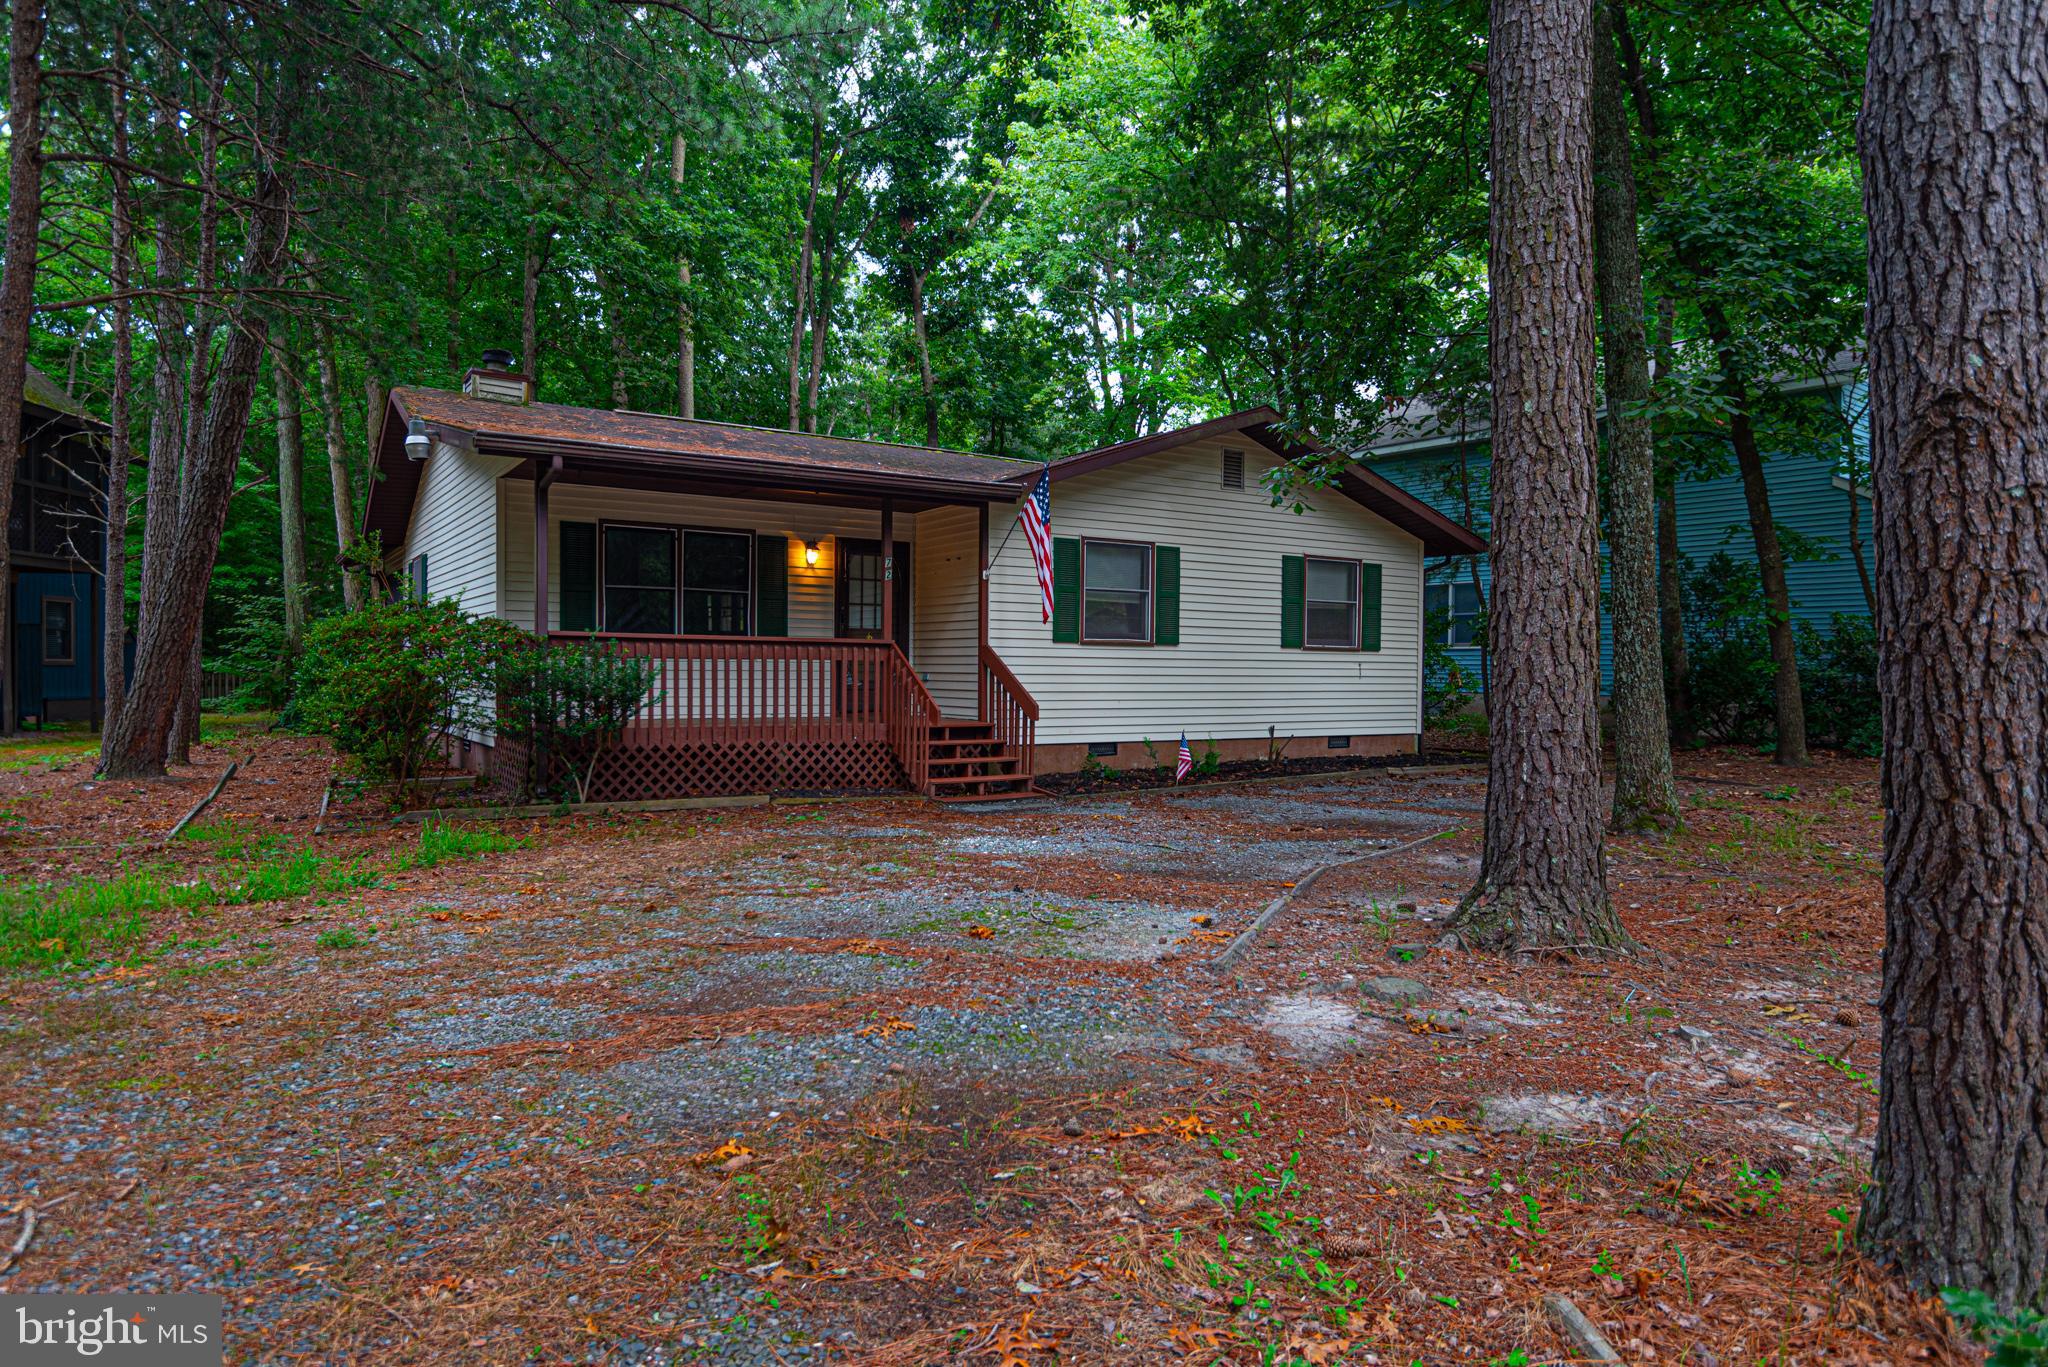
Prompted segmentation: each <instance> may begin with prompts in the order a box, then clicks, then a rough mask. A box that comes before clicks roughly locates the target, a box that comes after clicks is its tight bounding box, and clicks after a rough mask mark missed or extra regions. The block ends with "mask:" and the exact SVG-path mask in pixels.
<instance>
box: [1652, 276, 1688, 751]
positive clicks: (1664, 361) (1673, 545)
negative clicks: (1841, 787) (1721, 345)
mask: <svg viewBox="0 0 2048 1367" xmlns="http://www.w3.org/2000/svg"><path fill="white" fill-rule="evenodd" d="M1677 312H1678V310H1677V306H1676V305H1675V304H1674V303H1673V301H1672V298H1671V296H1670V295H1668V294H1667V295H1665V296H1664V297H1663V298H1661V299H1659V300H1658V301H1657V351H1656V376H1655V379H1654V383H1656V384H1663V383H1664V377H1665V376H1666V375H1667V374H1669V373H1670V370H1671V359H1670V358H1671V346H1672V332H1673V330H1674V328H1675V326H1676V322H1677ZM1660 465H1661V468H1660V469H1659V470H1658V471H1657V618H1658V626H1659V628H1660V630H1661V631H1662V633H1663V637H1664V702H1665V706H1666V709H1667V710H1668V711H1669V713H1670V718H1671V740H1672V743H1673V744H1675V745H1690V744H1691V743H1692V662H1691V661H1690V660H1689V659H1687V658H1686V652H1685V588H1684V584H1683V583H1682V582H1681V579H1680V576H1681V574H1682V573H1683V571H1684V568H1685V562H1684V560H1683V559H1682V558H1681V556H1680V555H1679V551H1678V467H1677V466H1676V465H1674V464H1673V463H1672V462H1671V461H1670V460H1668V459H1667V460H1664V461H1662V462H1660Z"/></svg>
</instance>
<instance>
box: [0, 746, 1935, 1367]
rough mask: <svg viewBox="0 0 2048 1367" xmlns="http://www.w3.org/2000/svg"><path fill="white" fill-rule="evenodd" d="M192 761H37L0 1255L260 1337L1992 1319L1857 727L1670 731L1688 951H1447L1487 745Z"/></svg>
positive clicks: (1079, 1332)
mask: <svg viewBox="0 0 2048 1367" xmlns="http://www.w3.org/2000/svg"><path fill="white" fill-rule="evenodd" d="M229 758H244V759H246V761H247V763H246V764H245V767H244V770H243V772H242V773H241V774H238V776H237V777H236V779H235V780H234V781H233V782H231V783H230V785H229V787H228V788H227V789H226V791H225V792H224V794H223V796H222V798H221V799H220V800H219V802H218V803H217V804H216V807H215V809H213V810H210V811H209V813H208V817H207V819H206V820H205V821H203V822H201V823H199V824H197V825H195V826H194V827H193V828H191V829H190V830H189V831H188V832H187V834H186V836H184V837H181V838H180V839H179V840H177V841H174V842H171V843H170V844H169V845H163V844H162V843H161V838H162V835H163V833H164V832H165V831H167V830H168V829H169V828H170V826H171V825H172V824H173V823H174V822H175V821H176V820H177V818H178V816H180V815H182V814H183V812H184V810H186V809H187V808H188V807H189V806H190V804H191V803H192V802H193V801H195V800H196V797H197V795H198V794H199V793H203V791H204V790H205V788H206V787H208V786H210V784H211V781H212V779H213V778H214V777H216V776H217V775H218V771H219V766H221V765H223V764H225V763H226V761H227V759H229ZM198 759H199V763H198V764H197V765H195V767H194V768H193V770H192V771H190V772H189V773H181V774H179V775H178V776H176V777H175V778H174V779H173V780H172V781H171V782H170V783H169V784H94V783H92V782H91V780H90V776H89V774H87V773H85V772H84V768H85V766H83V765H75V766H68V767H53V766H48V765H43V766H35V767H25V768H22V769H20V770H17V771H14V772H10V773H0V802H4V803H5V804H6V805H7V806H8V808H9V809H10V810H11V811H12V812H13V813H14V814H15V818H16V819H15V821H14V823H13V825H12V826H11V827H10V828H9V830H8V833H7V834H6V836H5V839H4V843H0V857H4V860H5V863H4V866H0V876H4V878H5V882H4V883H0V917H7V918H13V919H8V920H0V925H4V926H6V927H7V929H6V930H5V933H4V934H0V945H4V946H6V953H7V954H8V955H9V956H10V957H8V958H7V960H6V963H5V967H4V970H0V972H4V976H0V1032H4V1033H5V1037H6V1047H5V1049H4V1050H0V1098H4V1100H0V1107H4V1109H5V1114H6V1120H5V1123H4V1125H0V1211H4V1210H7V1209H9V1208H16V1207H19V1206H29V1207H34V1208H35V1209H37V1211H38V1213H39V1225H40V1227H39V1231H38V1233H37V1236H36V1238H35V1241H34V1243H33V1244H32V1245H31V1247H30V1248H29V1249H28V1251H27V1252H26V1254H25V1255H24V1257H23V1258H22V1259H21V1260H20V1262H19V1264H18V1265H17V1266H16V1267H14V1268H13V1269H11V1270H10V1271H9V1272H8V1273H7V1274H6V1275H5V1277H4V1279H0V1287H4V1289H5V1290H7V1291H9V1292H27V1291H36V1290H46V1289H56V1288H60V1287H63V1288H85V1287H90V1288H93V1289H97V1290H125V1289H150V1290H156V1291H166V1290H173V1289H178V1290H184V1289H208V1290H215V1291H219V1292H221V1293H223V1294H224V1295H226V1296H227V1298H228V1307H229V1313H228V1319H227V1326H228V1333H229V1348H230V1351H231V1353H232V1354H233V1356H234V1358H235V1360H238V1361H241V1360H283V1359H287V1358H293V1357H300V1358H303V1359H305V1360H308V1361H336V1360H343V1359H348V1360H355V1361H365V1362H427V1361H433V1362H478V1363H485V1362H504V1361H517V1360H527V1359H532V1360H541V1361H563V1360H569V1361H610V1362H632V1361H699V1360H702V1361H738V1362H758V1361H775V1360H777V1355H779V1356H780V1358H781V1359H782V1360H786V1361H804V1360H809V1361H834V1362H869V1363H877V1364H898V1363H900V1364H911V1363H942V1362H959V1363H963V1364H965V1363H996V1364H1002V1363H1010V1364H1014V1363H1026V1364H1030V1363H1040V1362H1043V1363H1052V1362H1055V1361H1062V1362H1129V1363H1156V1362H1194V1363H1215V1362H1227V1363H1247V1364H1249V1363H1268V1362H1274V1363H1280V1362H1286V1363H1311V1364H1317V1363H1358V1364H1366V1363H1385V1364H1407V1363H1414V1362H1421V1363H1427V1364H1437V1363H1464V1362H1469V1363H1475V1364H1513V1363H1537V1362H1550V1361H1559V1360H1562V1359H1565V1358H1566V1357H1568V1356H1569V1355H1570V1351H1571V1350H1570V1349H1569V1347H1568V1346H1567V1344H1566V1343H1565V1342H1564V1341H1563V1340H1562V1339H1561V1338H1560V1337H1559V1336H1558V1333H1557V1331H1556V1329H1555V1327H1554V1324H1553V1321H1552V1320H1551V1318H1550V1317H1549V1316H1548V1315H1547V1314H1546V1313H1545V1310H1544V1298H1545V1297H1546V1296H1549V1295H1563V1296H1566V1297H1568V1298H1570V1299H1571V1300H1572V1301H1573V1303H1574V1304H1576V1305H1577V1306H1578V1307H1579V1308H1580V1309H1581V1310H1583V1311H1584V1312H1585V1314H1586V1315H1587V1316H1588V1317H1589V1318H1590V1319H1592V1321H1593V1322H1594V1323H1595V1324H1597V1325H1598V1326H1600V1328H1601V1330H1602V1332H1604V1333H1605V1334H1606V1335H1607V1337H1608V1338H1609V1339H1611V1340H1612V1341H1613V1342H1614V1344H1615V1346H1616V1347H1617V1348H1618V1349H1619V1350H1620V1351H1621V1352H1622V1353H1623V1354H1624V1355H1625V1356H1626V1357H1627V1359H1628V1360H1629V1361H1631V1362H1638V1361H1640V1362H1654V1361H1675V1362H1685V1361H1690V1362H1698V1363H1704V1362H1717V1363H1725V1364H1731V1365H1732V1364H1735V1363H1754V1362H1758V1361H1764V1362H1770V1363H1784V1364H1795V1363H1805V1364H1819V1363H1830V1364H1833V1363H1852V1364H1853V1363H1893V1362H1919V1361H1928V1362H1962V1361H1965V1360H1967V1359H1966V1357H1965V1355H1964V1350H1963V1348H1962V1347H1961V1346H1960V1344H1959V1343H1958V1342H1957V1341H1955V1340H1953V1339H1952V1338H1951V1337H1950V1333H1949V1330H1948V1327H1947V1322H1946V1319H1945V1317H1944V1316H1943V1314H1942V1312H1941V1311H1940V1309H1939V1307H1938V1306H1936V1305H1933V1304H1931V1303H1921V1302H1915V1301H1912V1300H1910V1299H1907V1298H1904V1297H1903V1296H1901V1295H1899V1294H1898V1293H1896V1292H1895V1291H1894V1290H1893V1289H1892V1284H1891V1283H1890V1282H1888V1281H1886V1280H1885V1279H1883V1278H1880V1277H1878V1276H1876V1275H1874V1274H1873V1273H1872V1272H1871V1270H1870V1269H1869V1268H1868V1267H1867V1265H1866V1264H1865V1263H1864V1262H1863V1260H1862V1259H1861V1258H1860V1256H1859V1255H1858V1254H1857V1253H1856V1251H1855V1248H1854V1243H1853V1237H1852V1236H1853V1220H1854V1213H1855V1210H1856V1207H1857V1204H1858V1199H1859V1195H1860V1191H1861V1188H1862V1184H1863V1182H1864V1181H1865V1180H1866V1179H1867V1176H1868V1163H1869V1135H1870V1124H1871V1115H1872V1112H1873V1110H1874V1096H1873V1089H1874V1087H1875V1085H1876V1058H1877V1022H1876V1014H1875V1011H1874V1008H1873V1005H1872V1003H1873V1002H1874V999H1875V997H1876V993H1877V981H1878V980H1877V970H1878V947H1879V943H1880V939H1881V915H1880V909H1879V893H1878V878H1877V860H1878V845H1879V809H1878V799H1877V791H1876V769H1875V766H1874V765H1873V764H1871V763H1868V762H1864V761H1854V760H1824V761H1822V762H1821V763H1819V764H1817V765H1816V766H1815V767H1814V768H1813V769H1812V770H1810V771H1807V772H1803V773H1800V774H1798V775H1796V776H1792V777H1791V778H1789V779H1788V778H1787V776H1786V775H1785V774H1784V773H1783V772H1782V771H1777V770H1773V769H1772V768H1771V767H1770V766H1769V765H1768V764H1767V763H1766V762H1764V761H1762V760H1759V759H1757V758H1756V757H1754V756H1750V755H1745V754H1740V753H1736V752H1708V753H1705V754H1702V755H1698V756H1693V757H1690V758H1688V759H1686V760H1684V761H1683V762H1682V766H1681V779H1682V782H1681V788H1682V791H1683V792H1684V794H1685V797H1686V804H1687V806H1686V815H1687V823H1688V824H1687V828H1686V831H1685V833H1684V834H1683V835H1682V836H1680V837H1678V838H1677V839H1675V840H1672V841H1670V842H1668V843H1659V842H1656V841H1651V840H1642V841H1636V840H1629V841H1622V842H1617V843H1615V844H1613V845H1612V846H1610V858H1611V867H1610V879H1611V884H1612V886H1613V889H1614V891H1615V895H1616V898H1617V901H1618V903H1619V905H1620V907H1621V910H1622V915H1623V919H1624V921H1625V923H1626V924H1627V927H1628V929H1629V931H1630V933H1631V935H1633V936H1634V937H1635V938H1636V939H1637V940H1638V941H1639V942H1641V943H1642V944H1644V945H1646V946H1648V947H1650V948H1651V949H1652V950H1654V951H1655V952H1654V953H1652V954H1649V955H1646V956H1643V957H1641V958H1636V959H1629V960H1617V961H1612V962H1584V961H1581V962H1573V963H1558V964H1536V965H1530V966H1515V965H1511V964H1508V963H1505V962H1503V961H1500V960H1497V959H1489V958H1480V957H1474V956H1468V955H1464V954H1461V953H1456V952H1451V951H1446V950H1444V949H1441V948H1438V947H1437V946H1436V940H1437V938H1438V935H1439V934H1440V930H1439V929H1438V924H1437V923H1438V922H1439V921H1440V920H1441V919H1442V918H1443V916H1445V915H1446V914H1447V912H1448V909H1449V907H1450V905H1451V904H1452V902H1453V901H1454V900H1455V898H1456V897H1457V896H1458V895H1459V894H1460V893H1461V892H1462V891H1463V890H1464V888H1465V887H1466V886H1468V885H1469V882H1470V880H1471V877H1472V872H1473V859H1474V857H1475V856H1476V852H1477V850H1478V829H1477V825H1478V821H1479V815H1480V807H1481V799H1482V797H1483V780H1482V778H1481V777H1480V776H1479V775H1478V774H1476V773H1474V772H1470V771H1462V772H1461V771H1450V772H1432V773H1400V774H1396V773H1359V774H1344V775H1335V776H1330V777H1328V778H1326V779H1320V780H1316V781H1314V782H1311V783H1308V784H1291V785H1286V786H1276V787H1270V788H1264V789H1241V790H1234V791H1217V790H1207V791H1201V790H1197V791H1194V792H1188V793H1183V794H1179V795H1170V794H1145V795H1138V796H1132V797H1128V798H1121V799H1116V800H1110V801H1101V802H1075V803H1068V804H1060V805H1048V806H1044V807H1041V808H1040V809H1038V810H1035V811H1028V812H1011V813H991V812H966V813H962V812H954V811H948V810H942V809H939V808H935V807H933V806H931V805H929V804H925V803H921V802H915V801H910V800H878V801H863V802H858V803H845V804H829V805H817V806H807V807H806V806H798V807H769V808H755V809H747V810H743V811H733V812H725V813H720V812H708V813H707V812H695V813H677V814H668V815H659V816H635V817H630V818H627V817H621V818H617V819H609V820H598V819H578V820H561V821H530V822H517V823H514V822H505V823H496V824H489V825H451V826H446V827H437V826H432V825H429V826H426V827H424V828H423V827H422V826H420V825H418V824H402V825H396V826H394V825H391V824H389V823H387V822H385V821H384V820H382V819H381V818H377V817H376V815H375V813H373V812H372V811H370V810H369V809H368V808H367V807H362V806H358V807H352V808H349V809H348V811H347V812H345V813H344V815H343V817H342V819H340V820H338V821H335V822H333V823H331V824H330V827H329V828H328V829H327V831H326V832H325V833H323V834H322V835H320V836H318V837H315V836H314V835H313V834H312V829H313V822H314V817H315V813H316V812H317V810H318V808H319V803H320V796H321V793H322V791H323V789H324V788H325V786H326V783H327V780H328V775H329V771H330V760H329V757H328V756H327V755H326V754H325V752H324V751H323V750H322V749H321V748H320V747H319V746H318V745H317V744H314V743H312V742H307V741H304V740H300V739H294V738H279V737H267V736H261V735H254V734H238V735H236V736H235V737H233V738H232V739H231V741H230V742H229V743H223V744H220V745H217V746H211V747H205V748H203V749H202V750H201V752H200V753H199V755H198ZM1426 836H1435V838H1433V839H1422V837H1426ZM1364 854H1374V855H1376V856H1378V857H1376V858H1374V859H1372V860H1369V861H1367V862H1364V863H1360V864H1354V865H1350V866H1348V867H1345V868H1341V869H1338V870H1336V871H1334V872H1332V873H1330V874H1328V875H1326V876H1325V877H1324V878H1322V879H1321V880H1319V881H1318V882H1316V883H1315V885H1314V887H1313V888H1312V889H1311V890H1309V891H1308V892H1307V893H1306V894H1305V895H1304V896H1302V897H1301V898H1300V899H1298V901H1297V902H1296V903H1295V904H1294V905H1292V906H1291V907H1290V908H1289V909H1288V910H1287V911H1286V912H1285V913H1284V914H1283V915H1282V916H1281V917H1280V918H1279V919H1278V920H1277V921H1276V922H1274V923H1273V924H1272V925H1271V926H1269V928H1268V929H1267V930H1266V932H1265V933H1263V934H1262V935H1261V936H1260V937H1259V938H1258V939H1256V940H1255V941H1254V942H1253V944H1252V946H1251V948H1250V950H1249V951H1248V952H1247V953H1246V954H1245V955H1244V956H1243V957H1242V958H1240V959H1238V960H1237V961H1236V962H1235V964H1234V966H1233V968H1232V970H1231V971H1230V972H1228V973H1226V974H1222V975H1218V974H1216V973H1213V972H1211V971H1210V970H1209V968H1208V967H1207V965H1209V963H1210V962H1211V961H1212V960H1213V959H1214V958H1215V956H1216V955H1217V954H1218V953H1219V952H1220V951H1221V949H1222V947H1223V946H1224V944H1226V943H1227V942H1228V941H1229V940H1230V939H1232V938H1233V937H1234V936H1235V935H1236V934H1237V933H1238V932H1239V931H1241V930H1242V929H1244V928H1245V927H1246V926H1247V925H1249V924H1250V923H1251V921H1252V920H1253V919H1254V918H1255V917H1256V916H1257V915H1258V913H1259V912H1260V910H1261V909H1263V908H1264V907H1265V906H1266V905H1267V904H1268V903H1270V902H1271V901H1272V900H1273V899H1274V898H1275V897H1276V896H1278V895H1280V894H1281V893H1282V892H1285V891H1286V890H1287V886H1288V885H1289V884H1290V883H1293V882H1295V881H1297V880H1299V879H1300V878H1301V876H1302V875H1303V874H1304V873H1305V872H1306V871H1307V870H1309V869H1311V868H1314V867H1316V866H1318V865H1322V864H1328V863H1332V862H1336V861H1339V860H1345V859H1350V858H1355V857H1357V856H1360V855H1364ZM29 889H42V890H45V891H44V892H43V893H42V894H39V895H35V896H32V895H31V894H30V893H29V892H28V891H27V890H29ZM37 918H42V919H37ZM89 928H90V934H88V929H89ZM92 936H97V938H96V939H94V938H91V937H92ZM74 937H75V938H76V940H77V943H76V945H75V946H74V944H73V940H74ZM44 940H61V941H63V942H64V947H63V948H62V949H61V950H58V949H46V948H43V947H42V945H41V942H42V941H44ZM11 1221H12V1216H9V1215H4V1214H0V1223H4V1227H0V1235H5V1236H6V1238H7V1240H8V1241H10V1242H11V1239H12V1231H13V1230H14V1229H15V1226H14V1225H13V1224H12V1223H11Z"/></svg>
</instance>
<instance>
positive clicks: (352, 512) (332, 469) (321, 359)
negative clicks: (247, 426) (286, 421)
mask: <svg viewBox="0 0 2048 1367" xmlns="http://www.w3.org/2000/svg"><path fill="white" fill-rule="evenodd" d="M313 342H314V349H315V352H316V356H315V362H316V365H317V367H318V369H319V372H320V409H321V419H322V424H321V425H322V428H323V429H324V431H325V432H326V436H327V482H328V485H329V486H330V488H331V489H332V491H333V495H334V544H335V546H337V547H338V548H339V549H340V550H341V551H343V552H346V551H347V550H348V548H349V547H350V546H351V545H353V544H354V542H355V539H356V509H355V502H356V501H355V491H354V489H353V487H352V486H351V485H350V483H349V477H348V442H347V440H346V438H344V436H343V435H342V430H341V378H340V376H339V375H338V374H336V368H335V364H334V334H333V332H332V331H330V330H329V328H328V326H327V324H326V322H325V321H324V320H323V321H321V322H319V323H316V324H315V325H314V331H313ZM341 602H342V606H343V607H345V608H347V609H348V610H349V611H350V612H354V611H355V610H356V609H358V608H360V607H361V606H362V605H363V581H362V576H361V575H359V574H357V573H356V571H355V570H353V569H347V568H344V569H343V570H342V572H341Z"/></svg>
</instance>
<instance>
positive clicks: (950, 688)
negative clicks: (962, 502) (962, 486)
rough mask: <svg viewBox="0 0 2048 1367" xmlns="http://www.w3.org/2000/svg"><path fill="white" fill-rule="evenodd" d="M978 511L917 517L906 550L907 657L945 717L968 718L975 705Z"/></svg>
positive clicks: (939, 510)
mask: <svg viewBox="0 0 2048 1367" xmlns="http://www.w3.org/2000/svg"><path fill="white" fill-rule="evenodd" d="M980 532H981V515H980V512H979V510H977V509H974V508H934V509H932V510H931V511H930V512H925V513H919V514H918V515H917V540H916V541H915V542H913V543H912V545H911V548H910V558H911V559H912V560H913V561H914V562H915V564H916V567H915V569H914V570H913V572H912V574H911V576H910V591H911V610H910V659H911V663H912V664H913V665H915V666H916V667H917V672H918V674H919V675H920V676H922V677H923V679H924V685H925V687H926V688H928V689H930V690H931V694H932V701H934V702H936V703H937V704H938V705H939V710H940V711H941V712H943V713H945V714H946V715H947V716H949V717H957V718H961V719H963V720H971V719H972V718H973V716H974V713H975V708H976V707H977V706H978V705H979V703H978V700H977V697H976V685H975V678H976V674H977V671H978V668H979V661H980V653H981V552H980V549H979V548H978V547H977V546H976V545H975V541H976V538H977V537H978V536H979V535H980Z"/></svg>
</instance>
